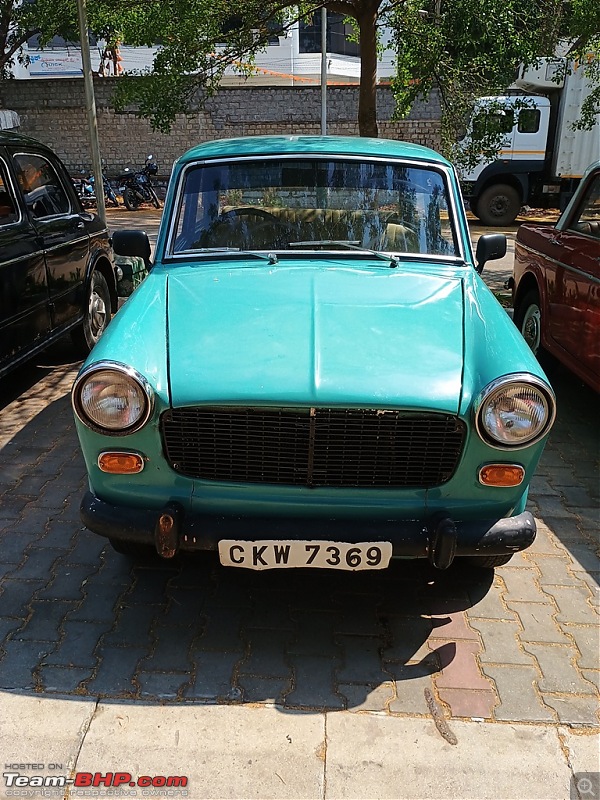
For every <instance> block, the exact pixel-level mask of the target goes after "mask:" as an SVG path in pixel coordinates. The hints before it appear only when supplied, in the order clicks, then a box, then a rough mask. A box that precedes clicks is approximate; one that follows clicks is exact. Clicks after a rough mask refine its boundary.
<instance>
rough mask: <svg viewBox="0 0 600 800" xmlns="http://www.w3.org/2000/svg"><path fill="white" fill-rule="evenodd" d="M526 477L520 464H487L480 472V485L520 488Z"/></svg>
mask: <svg viewBox="0 0 600 800" xmlns="http://www.w3.org/2000/svg"><path fill="white" fill-rule="evenodd" d="M524 477H525V470H524V469H523V467H522V466H520V464H486V465H485V467H482V468H481V469H480V470H479V483H482V484H483V485H484V486H504V487H508V486H519V484H521V483H523V479H524Z"/></svg>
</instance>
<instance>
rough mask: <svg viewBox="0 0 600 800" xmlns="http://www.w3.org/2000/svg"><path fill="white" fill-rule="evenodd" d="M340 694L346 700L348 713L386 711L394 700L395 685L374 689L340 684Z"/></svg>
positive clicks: (390, 683) (383, 684)
mask: <svg viewBox="0 0 600 800" xmlns="http://www.w3.org/2000/svg"><path fill="white" fill-rule="evenodd" d="M338 692H339V693H340V694H341V695H343V696H344V697H345V698H346V702H347V708H348V711H386V710H387V708H388V706H389V704H390V702H391V701H392V700H393V699H394V684H393V683H392V682H388V683H382V684H381V685H379V686H375V687H372V686H357V685H356V684H349V683H347V684H345V683H340V685H339V686H338Z"/></svg>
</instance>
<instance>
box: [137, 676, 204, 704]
mask: <svg viewBox="0 0 600 800" xmlns="http://www.w3.org/2000/svg"><path fill="white" fill-rule="evenodd" d="M190 679H191V675H190V673H189V672H169V673H161V672H138V673H137V674H136V681H137V683H138V684H139V687H140V694H141V696H142V697H157V698H159V699H165V700H172V699H175V698H176V697H178V696H179V695H180V694H181V693H182V692H183V691H184V690H185V689H186V688H187V686H188V684H189V682H190Z"/></svg>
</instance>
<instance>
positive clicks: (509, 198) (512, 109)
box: [462, 58, 600, 225]
mask: <svg viewBox="0 0 600 800" xmlns="http://www.w3.org/2000/svg"><path fill="white" fill-rule="evenodd" d="M566 66H567V65H566V61H565V59H551V58H548V59H543V60H542V62H541V65H540V66H539V68H538V69H529V70H525V71H522V72H521V75H520V77H519V78H518V80H517V81H516V85H517V86H518V87H520V88H521V89H524V90H525V92H527V94H525V93H523V94H515V95H510V96H505V97H484V98H481V99H480V101H479V104H478V106H477V108H476V111H475V113H474V117H473V119H474V124H485V120H486V117H487V116H489V115H492V116H493V117H495V119H496V121H498V119H499V117H500V116H501V117H503V119H502V124H503V125H504V126H505V131H506V135H505V138H504V141H503V144H502V149H501V150H500V152H499V154H498V155H499V157H498V159H497V160H495V161H490V160H481V161H480V162H479V164H477V166H476V167H475V168H474V169H473V170H471V171H470V172H468V173H465V174H464V175H463V176H462V185H463V192H464V195H465V197H466V198H467V199H468V200H469V204H470V208H471V211H472V212H473V213H474V214H475V216H476V217H478V218H479V219H480V220H481V221H482V222H483V223H484V224H485V225H510V224H511V223H512V222H514V220H515V218H516V216H517V215H518V213H519V211H520V209H521V206H523V205H530V206H534V207H536V208H547V207H558V208H561V209H564V208H565V207H566V205H567V203H568V202H569V200H570V198H571V197H572V196H573V192H574V191H575V189H576V188H577V184H578V183H579V181H580V179H581V176H582V175H583V173H584V171H585V169H586V167H587V166H588V164H591V163H592V162H594V161H597V160H598V159H600V120H598V121H597V122H596V124H595V125H594V127H593V128H592V129H591V130H577V129H574V128H573V123H574V122H577V121H578V120H579V118H580V115H581V107H582V104H583V101H584V100H585V99H586V98H587V97H588V96H589V94H590V93H591V92H592V89H593V86H592V84H591V82H590V81H589V80H588V78H587V77H586V76H585V74H584V70H583V68H582V67H577V66H575V65H570V66H571V71H570V72H569V70H568V69H566ZM557 75H560V76H562V78H561V79H560V80H559V81H558V82H556V80H557ZM532 92H534V93H535V94H531V93H532ZM501 107H504V109H505V110H503V111H500V110H499V108H501ZM477 121H478V123H477Z"/></svg>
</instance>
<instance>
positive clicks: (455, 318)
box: [167, 260, 464, 413]
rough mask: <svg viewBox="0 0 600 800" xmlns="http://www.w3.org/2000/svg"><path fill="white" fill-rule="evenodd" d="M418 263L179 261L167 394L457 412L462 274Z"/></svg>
mask: <svg viewBox="0 0 600 800" xmlns="http://www.w3.org/2000/svg"><path fill="white" fill-rule="evenodd" d="M423 267H424V265H422V264H420V265H418V269H417V268H416V265H412V266H411V267H410V268H406V269H404V268H402V267H400V268H398V269H390V267H389V266H388V265H387V264H386V265H383V264H382V263H381V262H376V264H375V265H368V266H364V267H362V266H358V267H355V268H351V267H348V265H347V262H346V264H345V265H341V264H335V262H332V261H324V260H323V261H319V262H317V263H315V261H311V263H310V265H309V266H308V265H306V262H304V264H302V263H300V264H298V263H294V264H293V265H286V264H277V265H266V264H265V265H264V266H263V265H256V264H254V263H252V264H251V265H244V264H243V263H242V264H236V265H233V266H232V265H223V264H222V263H221V264H220V265H219V266H218V267H213V266H211V265H196V266H194V267H183V266H182V267H178V268H177V269H174V270H172V271H171V272H170V274H169V278H168V293H167V296H168V308H167V325H168V348H169V354H168V355H169V381H170V387H171V401H172V403H173V405H175V406H181V405H196V404H221V403H225V404H232V403H234V404H238V403H239V404H257V405H260V404H269V405H273V404H282V405H294V404H298V405H306V404H311V405H344V406H362V407H365V406H366V407H386V406H402V407H416V408H420V409H423V408H425V409H430V410H432V411H446V412H450V413H457V412H458V408H459V403H460V393H461V380H462V371H463V349H464V348H463V315H464V314H463V291H462V285H461V284H462V281H461V279H460V277H457V276H456V274H452V272H451V271H450V270H446V271H444V270H443V269H440V268H439V267H437V271H436V267H435V266H433V265H432V266H431V269H429V270H428V269H424V268H423Z"/></svg>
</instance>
